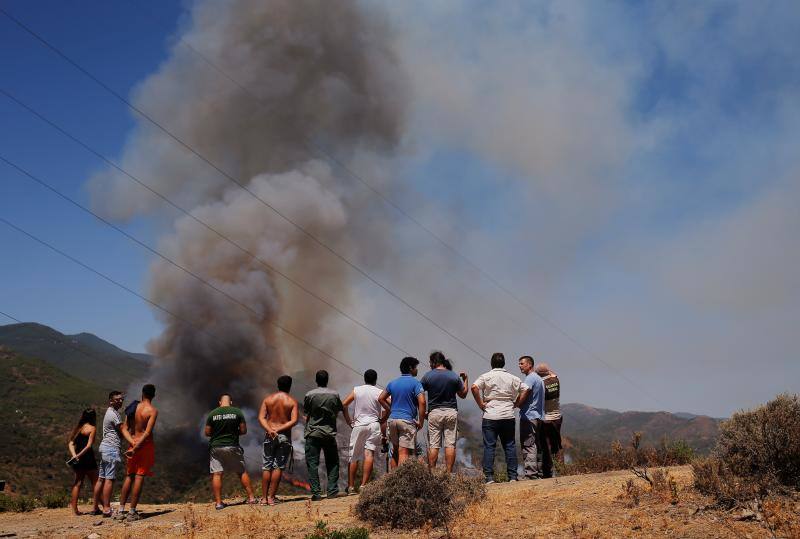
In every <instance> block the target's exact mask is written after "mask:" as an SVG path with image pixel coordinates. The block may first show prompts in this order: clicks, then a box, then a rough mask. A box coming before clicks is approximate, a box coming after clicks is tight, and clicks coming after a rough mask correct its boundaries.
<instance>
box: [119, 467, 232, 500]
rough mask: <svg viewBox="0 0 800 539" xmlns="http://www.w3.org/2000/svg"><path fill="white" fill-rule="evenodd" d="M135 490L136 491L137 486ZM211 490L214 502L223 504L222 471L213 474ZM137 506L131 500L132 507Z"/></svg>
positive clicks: (138, 476)
mask: <svg viewBox="0 0 800 539" xmlns="http://www.w3.org/2000/svg"><path fill="white" fill-rule="evenodd" d="M140 477H141V475H137V476H136V478H137V479H138V478H140ZM134 492H136V490H135V487H134ZM211 492H212V493H213V494H214V503H216V504H217V505H220V504H222V472H217V473H212V474H211ZM135 507H136V505H135V503H134V502H133V501H131V508H135Z"/></svg>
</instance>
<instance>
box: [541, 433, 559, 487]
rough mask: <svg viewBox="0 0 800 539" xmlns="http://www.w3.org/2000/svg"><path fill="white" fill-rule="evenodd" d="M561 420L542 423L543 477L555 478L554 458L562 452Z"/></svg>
mask: <svg viewBox="0 0 800 539" xmlns="http://www.w3.org/2000/svg"><path fill="white" fill-rule="evenodd" d="M561 420H562V418H559V419H556V420H555V421H542V436H541V440H542V442H541V446H542V477H553V456H554V455H556V454H558V452H559V451H561Z"/></svg>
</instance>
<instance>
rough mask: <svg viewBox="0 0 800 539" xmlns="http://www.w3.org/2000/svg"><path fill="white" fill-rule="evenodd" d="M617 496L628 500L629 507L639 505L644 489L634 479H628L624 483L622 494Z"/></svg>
mask: <svg viewBox="0 0 800 539" xmlns="http://www.w3.org/2000/svg"><path fill="white" fill-rule="evenodd" d="M617 497H618V498H620V499H623V500H626V502H627V503H626V505H627V506H628V508H633V507H636V506H637V505H639V501H640V500H641V497H642V489H641V487H640V486H639V485H637V484H636V482H635V481H634V480H633V479H628V480H627V481H625V482H624V483H623V484H622V494H620V495H619V496H617Z"/></svg>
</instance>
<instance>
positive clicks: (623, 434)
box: [561, 403, 721, 453]
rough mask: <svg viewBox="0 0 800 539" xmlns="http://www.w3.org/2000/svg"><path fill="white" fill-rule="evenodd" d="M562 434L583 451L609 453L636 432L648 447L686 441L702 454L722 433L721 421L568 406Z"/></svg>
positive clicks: (661, 413) (663, 413)
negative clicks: (613, 444)
mask: <svg viewBox="0 0 800 539" xmlns="http://www.w3.org/2000/svg"><path fill="white" fill-rule="evenodd" d="M561 413H562V414H563V415H564V426H563V430H562V434H563V435H564V436H566V437H567V438H569V440H570V442H571V444H572V445H573V446H574V447H575V448H576V449H579V450H581V451H586V450H601V451H602V450H607V449H608V448H609V446H610V444H611V443H612V442H613V441H614V440H619V441H620V442H622V443H626V442H627V441H628V440H630V438H631V434H632V433H633V432H642V433H643V436H644V442H645V443H646V444H653V445H654V444H658V443H659V442H660V441H661V439H662V438H664V437H665V436H666V438H667V439H668V440H670V441H675V440H683V441H685V442H686V443H687V444H689V446H691V447H692V448H693V449H695V451H697V452H699V453H706V452H708V451H709V450H710V449H711V448H712V447H713V445H714V442H715V440H716V437H717V434H718V432H719V423H720V421H721V420H720V419H716V418H712V417H708V416H703V415H693V414H673V413H669V412H616V411H614V410H607V409H604V408H593V407H591V406H586V405H585V404H575V403H573V404H564V405H562V406H561Z"/></svg>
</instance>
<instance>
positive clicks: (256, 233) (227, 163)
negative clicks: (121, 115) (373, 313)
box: [90, 0, 404, 423]
mask: <svg viewBox="0 0 800 539" xmlns="http://www.w3.org/2000/svg"><path fill="white" fill-rule="evenodd" d="M390 36H391V32H390V31H389V29H388V27H387V26H386V23H385V21H384V20H383V18H382V17H381V16H380V15H379V14H377V13H373V12H372V11H370V10H366V9H364V8H363V7H361V6H360V5H357V4H356V3H353V2H337V3H327V2H319V1H299V2H298V1H294V0H273V1H269V2H264V1H262V0H238V1H235V2H211V1H201V2H198V3H197V4H195V5H194V7H193V8H192V10H191V17H190V20H189V22H188V24H187V25H186V27H185V29H184V30H183V32H182V36H181V37H182V39H183V40H184V41H185V42H186V43H189V44H190V45H191V47H193V48H196V49H197V50H198V51H201V53H202V55H203V56H204V57H205V58H207V59H208V60H209V61H210V62H211V63H213V64H214V65H216V66H220V67H221V68H222V69H224V71H225V73H226V74H227V75H229V76H230V77H231V78H232V79H234V80H235V81H236V82H237V83H240V84H242V85H243V86H244V87H245V88H246V91H245V90H243V89H242V88H241V87H239V86H237V84H235V83H233V82H232V81H231V80H228V79H226V78H225V76H224V75H223V74H221V73H220V72H219V71H217V70H215V69H214V68H213V67H212V66H210V65H209V64H208V62H207V61H206V60H205V59H204V58H203V57H200V56H198V55H197V54H196V53H195V52H193V51H192V50H191V49H190V48H189V47H187V46H186V45H185V44H182V43H180V42H176V43H175V44H174V46H173V48H172V50H171V53H170V55H169V58H168V59H167V60H166V61H165V62H164V63H163V64H162V65H161V66H160V68H159V69H158V71H157V72H156V73H155V74H154V75H152V76H151V77H149V78H147V79H146V80H145V81H144V82H142V83H141V84H140V85H139V87H138V88H137V89H136V91H135V94H134V102H135V104H136V106H137V107H139V108H140V109H141V110H143V111H145V112H146V113H147V114H148V115H150V116H151V117H152V118H155V119H157V121H158V122H159V123H161V125H163V126H164V127H165V128H166V129H168V130H169V131H171V132H172V133H174V134H175V135H177V136H178V137H179V138H181V139H182V140H183V141H184V142H186V144H188V145H189V146H191V147H192V148H194V149H196V150H197V151H198V153H200V154H201V155H203V156H204V157H206V158H207V159H209V160H210V161H211V162H213V163H214V164H215V165H216V166H218V167H219V168H221V169H222V170H224V171H225V172H226V173H228V174H229V175H230V176H232V177H233V178H235V179H236V180H237V181H239V182H240V183H242V184H244V185H246V187H247V189H248V190H249V191H250V192H252V193H253V194H255V195H256V196H257V197H258V198H260V199H261V200H263V201H267V202H268V203H269V204H270V205H272V206H274V207H275V208H277V209H278V210H279V211H280V212H281V213H283V214H284V215H287V216H290V218H291V219H292V220H293V221H295V222H296V223H297V224H298V225H300V226H301V227H302V228H303V229H305V230H307V231H308V232H310V233H311V234H313V235H314V236H316V237H319V238H321V239H322V240H323V241H325V242H326V243H328V244H329V245H332V246H333V247H334V248H335V249H337V250H338V251H340V252H344V253H347V254H348V256H356V257H357V256H358V250H359V249H360V248H361V246H362V245H363V244H362V242H359V241H357V238H354V237H353V236H352V235H347V234H344V233H343V227H345V226H346V225H347V224H348V223H350V222H361V221H364V220H368V219H369V217H368V216H364V215H362V212H361V208H360V203H359V197H358V196H353V195H352V194H351V193H350V192H349V189H348V184H347V183H346V182H343V181H341V180H340V178H339V177H338V176H337V174H336V171H335V170H333V169H332V168H331V167H330V166H329V165H328V164H327V163H325V162H322V161H320V160H319V159H318V157H317V156H315V155H314V154H312V152H311V150H310V149H309V146H308V144H307V142H308V141H309V140H310V141H313V143H314V144H315V145H317V144H319V145H322V146H324V147H325V148H326V149H328V150H329V151H330V152H332V153H333V154H335V155H336V156H337V157H339V158H343V159H348V158H352V157H353V156H356V155H357V156H358V159H359V160H361V161H362V162H363V161H368V160H369V159H371V156H376V157H377V156H379V155H380V154H382V153H385V152H391V150H392V148H394V147H395V145H396V144H397V142H398V140H399V137H400V134H401V131H402V128H403V114H404V107H403V98H402V90H401V89H402V87H403V85H402V77H401V75H400V71H399V69H398V67H397V61H396V59H395V58H394V56H393V53H392V51H391V48H390V46H389V43H388V40H389V38H390ZM121 164H122V167H123V168H125V169H126V170H130V171H131V172H132V173H134V174H136V175H137V176H138V177H139V178H142V179H143V180H144V181H145V182H147V183H148V184H150V185H151V186H153V187H154V188H155V189H156V190H157V191H159V192H161V193H163V194H164V195H166V196H167V197H170V198H171V199H172V200H175V201H176V202H177V203H179V204H181V205H182V206H183V207H184V208H190V209H191V212H192V213H193V215H194V216H196V217H197V218H199V219H200V220H202V221H204V222H206V223H208V224H209V225H210V226H211V227H212V228H214V229H215V230H217V231H219V232H220V233H221V234H223V235H224V236H226V237H228V238H231V239H232V240H233V241H235V242H236V243H237V244H238V245H240V246H241V247H243V248H244V249H245V250H247V251H248V252H250V253H252V254H255V255H256V256H257V257H259V258H260V259H262V260H264V261H266V262H268V263H269V264H271V265H273V266H275V267H276V268H279V269H280V270H281V271H282V272H285V273H287V274H288V275H291V276H292V278H293V279H295V280H296V281H299V282H301V283H303V284H307V285H308V286H309V287H311V288H313V289H314V290H315V291H317V292H318V293H319V294H320V295H321V296H322V297H324V298H326V300H328V301H330V302H331V303H333V304H335V305H337V306H339V307H340V308H346V306H347V305H348V303H349V301H350V299H351V298H350V295H351V284H350V280H349V279H350V277H349V275H348V273H347V266H345V265H343V264H341V263H340V262H339V261H336V260H335V258H333V257H332V256H331V255H330V254H329V253H326V252H325V251H324V250H323V249H321V248H320V247H319V245H317V244H315V243H314V242H313V240H311V239H309V237H308V236H307V235H306V234H304V233H303V232H302V231H300V230H298V228H296V227H294V226H293V225H291V224H290V223H288V222H286V221H285V220H284V219H282V218H281V217H279V216H278V215H277V214H276V213H275V212H273V211H272V210H270V209H269V208H267V207H265V205H264V204H263V203H262V202H260V201H259V200H257V199H256V198H255V197H254V196H252V195H251V194H249V193H247V192H245V191H244V190H243V189H241V188H240V187H238V186H237V185H235V184H234V183H233V182H231V181H229V180H228V179H226V178H225V177H224V176H223V175H221V174H219V173H218V172H217V171H215V170H213V168H211V167H209V166H208V165H207V164H205V163H203V162H201V160H199V159H197V158H196V156H193V155H191V154H190V153H189V152H188V151H187V150H186V149H185V148H183V147H181V146H180V145H179V144H177V143H175V141H173V140H171V139H170V138H169V137H168V136H167V135H165V134H164V133H163V132H161V131H160V130H159V129H158V128H156V127H154V126H153V125H151V124H149V123H148V122H147V121H146V120H144V119H142V120H141V121H139V123H138V124H137V126H136V128H135V130H134V132H133V134H132V136H131V137H130V139H129V140H128V142H127V144H126V145H125V148H124V151H123V155H122V158H121ZM90 189H91V193H92V197H93V201H94V206H95V207H96V208H98V209H100V210H102V211H103V212H104V213H105V214H106V215H108V216H110V217H113V218H115V219H118V220H124V219H131V218H134V217H140V216H145V217H147V218H152V219H153V220H154V222H156V223H159V224H160V225H159V226H161V227H162V230H164V234H163V236H162V237H161V239H160V241H159V249H160V250H161V251H162V252H164V253H165V254H166V255H167V256H169V257H170V258H172V259H173V260H175V261H176V262H177V263H178V264H180V265H181V266H183V267H185V268H189V269H191V271H192V272H194V273H196V274H197V275H199V276H201V277H202V278H203V279H205V280H207V281H209V282H210V283H211V284H213V286H214V287H216V288H218V289H220V290H222V291H224V292H225V294H226V295H228V296H230V297H232V298H235V300H236V301H232V300H231V299H230V298H229V297H226V296H225V295H223V294H221V293H219V292H218V291H215V290H213V289H212V288H210V287H208V286H207V285H205V284H204V283H202V282H200V281H199V280H197V279H195V278H194V277H192V276H190V275H189V274H187V273H186V272H184V271H182V270H181V269H179V268H176V267H175V266H173V265H171V264H169V263H167V262H164V261H161V260H158V261H156V262H154V263H153V264H152V266H151V270H150V278H149V296H150V298H151V299H152V300H153V301H154V302H156V303H158V304H160V305H162V306H163V307H165V308H166V309H167V310H169V311H170V312H172V313H175V314H176V315H178V316H179V317H180V318H181V319H182V320H185V321H188V322H190V324H191V325H189V324H186V323H184V322H182V321H180V320H178V319H176V318H174V317H171V316H169V315H166V314H164V313H158V315H159V316H160V318H161V321H162V323H163V325H164V330H163V332H162V334H161V335H160V336H158V337H157V338H155V339H153V340H152V341H151V342H150V344H149V351H150V352H151V353H153V354H154V355H155V356H157V357H158V358H159V361H158V362H157V364H156V365H155V369H154V373H153V376H154V377H155V379H154V382H155V383H156V385H161V386H166V387H167V388H169V391H170V392H171V393H173V394H174V395H175V396H174V397H171V396H169V395H165V398H166V399H167V401H168V402H169V404H170V407H171V408H174V409H176V410H179V411H180V412H179V413H177V414H175V413H173V414H172V415H174V416H175V417H174V418H173V419H174V420H175V421H176V422H181V421H187V422H190V423H193V422H194V421H196V418H197V415H198V413H199V412H202V411H203V410H206V409H208V407H209V406H210V405H212V404H213V401H215V400H216V396H217V395H219V394H220V393H221V392H223V391H231V392H232V393H233V394H234V395H235V397H234V398H236V399H237V400H238V401H239V402H240V403H243V404H244V403H253V405H254V404H255V403H257V402H258V399H260V397H262V396H263V394H264V392H265V391H267V390H272V389H273V385H274V379H275V377H276V375H279V374H280V373H283V372H290V373H291V372H298V371H302V370H304V369H306V368H308V369H309V370H313V369H316V368H319V367H323V366H326V362H325V361H324V359H325V358H324V357H323V356H322V355H321V354H319V352H316V351H314V350H313V349H310V348H305V349H303V348H301V347H299V346H296V344H297V343H296V341H294V342H292V337H289V336H288V335H286V334H284V333H283V332H281V331H280V330H277V329H276V327H275V326H274V325H273V323H277V324H280V325H282V326H285V327H287V328H289V329H290V330H291V331H293V332H295V333H297V334H299V335H302V336H303V337H304V338H306V339H308V340H309V341H311V342H313V343H314V344H315V345H317V346H319V347H320V348H323V349H325V350H326V351H329V352H331V353H334V354H335V353H336V352H337V350H339V349H340V344H341V342H342V338H343V336H342V334H341V332H335V333H334V332H331V331H327V330H326V319H327V318H328V317H329V314H330V312H331V311H330V310H329V309H328V308H326V307H324V306H322V304H321V303H319V302H317V301H316V300H314V299H313V298H310V297H309V296H308V295H306V294H305V292H302V291H300V290H299V289H297V288H296V287H293V286H292V285H289V284H287V283H286V282H285V281H282V280H281V279H280V278H279V277H278V276H276V275H275V274H273V273H272V272H271V271H269V270H268V269H267V268H266V267H265V266H264V265H263V264H262V263H261V262H259V261H257V260H254V259H253V258H252V257H250V256H248V255H247V254H246V253H243V252H242V250H241V249H238V248H237V247H236V246H234V245H231V244H230V243H229V242H226V241H225V240H224V239H222V238H221V237H220V236H219V235H217V234H215V233H214V232H213V231H211V230H208V229H206V228H204V227H202V226H201V225H199V224H198V223H197V222H195V221H193V220H192V219H190V218H189V217H187V216H185V215H184V216H179V217H178V218H177V219H175V220H174V222H172V223H169V221H167V223H168V225H167V226H164V225H163V223H164V222H165V218H164V215H165V214H164V213H163V205H159V204H160V201H159V199H157V198H156V197H153V196H152V195H151V194H150V193H147V192H146V191H145V190H143V189H141V188H140V187H139V186H137V185H135V184H132V183H131V182H129V181H128V179H127V178H124V177H122V176H121V175H119V174H117V173H116V172H115V171H113V170H105V171H102V172H101V173H99V174H96V175H95V176H94V177H93V178H91V180H90ZM369 249H370V256H379V250H380V247H379V246H378V245H369ZM376 251H377V252H376ZM237 302H239V303H241V304H244V305H245V306H246V307H247V308H244V307H243V306H242V305H239V304H237ZM173 401H175V402H173ZM178 401H179V402H178Z"/></svg>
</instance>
